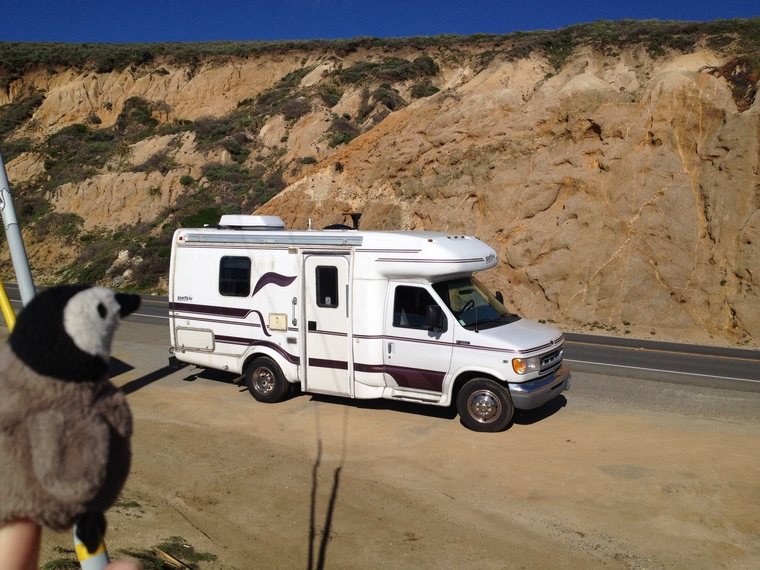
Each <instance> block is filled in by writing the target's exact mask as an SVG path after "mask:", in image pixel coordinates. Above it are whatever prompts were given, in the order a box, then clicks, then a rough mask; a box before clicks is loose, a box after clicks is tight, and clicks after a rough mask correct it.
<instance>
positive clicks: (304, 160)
mask: <svg viewBox="0 0 760 570" xmlns="http://www.w3.org/2000/svg"><path fill="white" fill-rule="evenodd" d="M316 163H317V159H316V158H314V157H313V156H304V157H303V158H301V164H316Z"/></svg>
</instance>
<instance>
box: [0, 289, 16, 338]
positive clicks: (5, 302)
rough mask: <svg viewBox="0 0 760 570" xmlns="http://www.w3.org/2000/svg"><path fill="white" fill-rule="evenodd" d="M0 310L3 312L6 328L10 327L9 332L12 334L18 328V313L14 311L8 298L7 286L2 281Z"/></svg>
mask: <svg viewBox="0 0 760 570" xmlns="http://www.w3.org/2000/svg"><path fill="white" fill-rule="evenodd" d="M0 309H2V311H3V318H4V319H5V326H7V327H8V332H10V331H12V330H13V327H14V326H16V313H15V312H14V311H13V305H11V300H10V299H9V298H8V293H6V292H5V286H4V285H3V282H2V281H0Z"/></svg>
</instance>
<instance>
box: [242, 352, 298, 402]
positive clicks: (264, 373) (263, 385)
mask: <svg viewBox="0 0 760 570" xmlns="http://www.w3.org/2000/svg"><path fill="white" fill-rule="evenodd" d="M245 385H246V386H247V387H248V391H249V392H250V393H251V396H253V397H254V398H255V399H256V400H258V401H259V402H266V403H267V404H271V403H274V402H279V401H280V400H283V399H285V397H286V396H287V395H288V393H289V392H290V382H288V381H287V380H285V378H284V377H283V375H282V371H281V370H280V367H279V366H277V364H275V362H274V361H273V360H272V359H271V358H267V357H266V356H262V357H259V358H257V359H256V360H254V361H253V362H251V363H250V364H249V365H248V368H246V370H245Z"/></svg>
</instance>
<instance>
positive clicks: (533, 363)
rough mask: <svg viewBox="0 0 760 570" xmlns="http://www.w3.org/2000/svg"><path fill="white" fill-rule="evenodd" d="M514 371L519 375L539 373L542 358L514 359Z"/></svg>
mask: <svg viewBox="0 0 760 570" xmlns="http://www.w3.org/2000/svg"><path fill="white" fill-rule="evenodd" d="M512 370H514V371H515V372H516V373H517V374H528V373H530V372H537V371H538V370H541V357H540V356H534V357H532V358H513V359H512Z"/></svg>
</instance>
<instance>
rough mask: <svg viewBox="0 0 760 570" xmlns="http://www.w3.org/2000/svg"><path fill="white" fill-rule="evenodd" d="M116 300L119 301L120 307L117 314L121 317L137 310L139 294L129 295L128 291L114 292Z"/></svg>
mask: <svg viewBox="0 0 760 570" xmlns="http://www.w3.org/2000/svg"><path fill="white" fill-rule="evenodd" d="M116 301H117V302H118V303H119V306H120V307H121V309H120V310H119V314H120V315H121V316H122V317H126V316H127V315H129V314H130V313H133V312H134V311H136V310H137V307H139V306H140V295H130V294H129V293H116Z"/></svg>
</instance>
